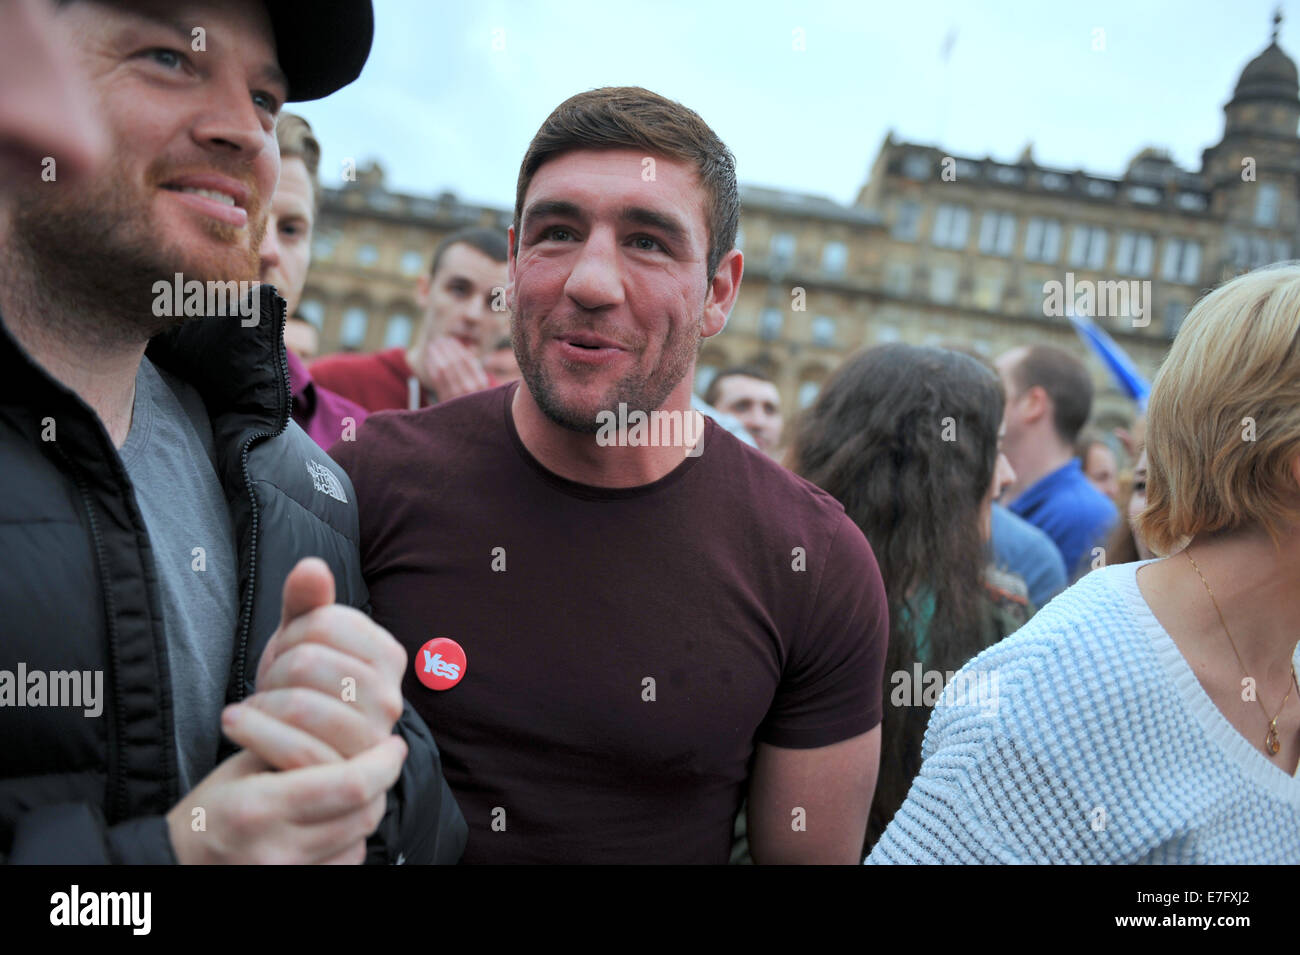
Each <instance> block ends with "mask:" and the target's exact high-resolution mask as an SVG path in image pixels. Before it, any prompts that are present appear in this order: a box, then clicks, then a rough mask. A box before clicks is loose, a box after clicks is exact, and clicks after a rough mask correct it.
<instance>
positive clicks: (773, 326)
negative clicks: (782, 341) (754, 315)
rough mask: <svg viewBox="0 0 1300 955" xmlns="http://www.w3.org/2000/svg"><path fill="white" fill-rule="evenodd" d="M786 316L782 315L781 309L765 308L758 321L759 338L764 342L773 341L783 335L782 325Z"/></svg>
mask: <svg viewBox="0 0 1300 955" xmlns="http://www.w3.org/2000/svg"><path fill="white" fill-rule="evenodd" d="M784 320H785V316H784V315H782V314H781V310H780V309H779V308H765V309H763V314H762V315H760V316H759V320H758V337H759V338H761V339H763V340H764V341H771V340H772V339H774V338H777V337H778V336H779V335H780V334H781V324H782V323H783V322H784Z"/></svg>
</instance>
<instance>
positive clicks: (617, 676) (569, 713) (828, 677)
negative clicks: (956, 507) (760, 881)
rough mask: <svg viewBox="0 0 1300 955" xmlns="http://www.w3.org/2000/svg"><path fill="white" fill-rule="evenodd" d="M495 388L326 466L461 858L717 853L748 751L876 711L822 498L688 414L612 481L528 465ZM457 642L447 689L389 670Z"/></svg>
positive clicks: (841, 531)
mask: <svg viewBox="0 0 1300 955" xmlns="http://www.w3.org/2000/svg"><path fill="white" fill-rule="evenodd" d="M515 387H516V384H510V385H503V386H501V387H498V388H493V389H491V390H489V391H484V392H479V393H478V394H474V395H469V396H466V397H464V398H459V399H456V400H454V401H449V402H447V403H445V404H440V405H437V406H435V407H432V408H425V409H421V410H419V411H399V412H384V413H381V414H378V415H375V416H372V417H371V418H369V419H368V420H367V421H366V423H365V424H364V425H363V426H362V428H361V430H360V432H359V433H358V435H357V439H356V441H352V442H340V443H338V444H335V445H334V446H333V448H331V449H330V455H331V457H333V458H334V460H335V461H337V462H338V463H339V464H340V465H342V466H343V467H344V468H345V469H346V470H347V472H348V474H349V475H350V476H351V478H352V483H353V486H354V487H355V488H356V494H357V504H358V506H359V508H360V512H361V554H362V563H363V568H364V571H365V577H366V582H367V584H368V585H369V588H370V599H371V603H372V607H373V613H374V618H375V620H376V621H377V622H378V623H380V624H382V625H383V626H385V627H387V628H388V629H389V630H390V631H392V633H393V634H394V635H395V636H396V637H397V639H398V640H399V641H401V643H402V644H403V645H404V646H405V647H406V650H407V653H408V654H409V656H410V659H411V664H410V665H409V666H408V668H407V674H406V678H405V680H404V682H403V686H402V689H403V692H404V693H405V694H406V696H407V697H408V698H409V699H410V700H411V702H412V703H413V705H414V706H415V708H416V710H417V711H418V712H419V713H420V715H421V716H423V717H424V719H425V721H426V722H427V723H428V724H429V727H430V729H431V730H432V731H433V734H434V736H435V738H436V739H437V741H438V745H439V746H440V747H441V749H442V756H443V769H444V771H445V773H446V777H447V781H448V782H449V783H450V784H451V788H452V790H453V791H454V792H455V794H456V798H457V800H458V801H459V803H460V807H461V809H462V811H463V812H464V814H465V819H466V821H467V822H468V823H469V830H470V835H469V843H468V846H467V847H466V850H465V855H464V861H466V862H602V863H617V862H638V863H649V862H714V863H723V862H726V861H727V858H728V854H729V851H730V848H731V842H732V826H733V821H734V818H735V815H736V812H737V809H738V808H739V806H740V803H741V800H742V798H743V796H744V790H745V784H746V779H747V777H748V771H749V764H750V760H751V757H752V756H753V754H754V748H755V744H756V743H757V742H765V743H769V744H771V745H773V746H780V747H789V748H811V747H819V746H827V745H829V744H831V743H835V742H838V741H841V740H845V739H848V738H850V737H853V736H857V735H859V734H861V733H865V732H867V731H868V730H870V729H872V728H873V727H875V726H876V725H877V724H878V723H879V722H880V714H881V699H880V697H881V684H882V677H883V672H882V671H883V667H884V656H885V647H886V642H887V640H888V632H889V620H888V611H887V609H886V603H885V594H884V588H883V586H882V584H881V580H880V572H879V569H878V567H877V566H876V561H875V558H874V556H873V555H872V553H871V548H870V547H869V546H868V544H867V542H866V540H865V538H863V536H862V533H861V531H859V530H858V528H857V526H856V525H855V524H854V523H853V522H852V521H850V520H849V519H848V517H846V516H845V514H844V509H843V508H842V507H841V506H840V505H839V503H838V502H837V501H835V500H834V499H833V498H831V497H830V496H829V495H827V494H826V493H824V492H823V491H821V490H819V489H818V488H816V487H814V486H813V485H811V484H809V483H808V482H806V481H804V480H802V479H800V478H798V477H795V476H794V475H792V474H790V473H789V472H788V471H786V470H784V469H783V468H781V467H780V466H779V465H777V464H775V463H773V462H772V461H771V460H769V459H768V458H767V457H766V456H764V455H763V454H761V453H759V452H758V451H755V450H754V449H752V448H750V447H747V446H746V445H744V444H743V443H741V442H740V441H738V440H736V439H735V438H734V437H732V436H731V435H729V434H727V433H726V431H725V430H723V429H722V428H720V427H718V426H717V425H716V424H714V422H713V421H712V419H708V421H707V425H706V429H705V432H704V443H703V452H702V453H701V454H700V455H699V456H698V457H684V458H683V461H682V463H681V464H680V465H678V466H677V468H676V469H675V470H673V471H672V472H671V473H670V474H668V475H667V476H665V477H663V478H661V479H660V480H658V481H655V482H654V483H653V484H648V485H644V486H642V487H634V488H618V489H615V488H598V487H589V486H586V485H582V484H578V483H576V482H574V481H570V480H567V479H565V478H562V477H559V476H558V475H556V474H553V473H551V472H550V471H548V470H547V469H546V468H544V467H543V466H542V465H541V464H540V463H538V461H537V460H536V459H535V458H534V457H533V456H532V455H531V454H530V453H529V452H528V450H527V449H526V448H525V447H524V445H523V443H522V442H521V441H520V439H519V435H518V432H517V431H516V430H515V426H514V420H513V416H512V415H511V413H510V402H511V399H512V398H513V396H514V389H515ZM434 637H448V638H451V639H452V640H455V641H456V642H457V643H459V644H460V645H461V647H462V648H464V651H465V655H466V666H465V673H464V676H463V678H462V679H461V680H460V682H459V683H458V684H456V685H455V686H453V687H452V688H451V689H449V690H445V691H435V690H431V689H428V688H426V687H425V686H424V684H422V683H421V682H420V681H419V680H418V679H417V678H416V676H415V667H416V666H417V665H418V664H419V660H418V659H417V657H418V656H419V654H418V650H419V648H420V647H421V646H423V644H424V643H425V642H426V641H428V640H430V639H432V638H434Z"/></svg>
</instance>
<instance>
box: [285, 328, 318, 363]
mask: <svg viewBox="0 0 1300 955" xmlns="http://www.w3.org/2000/svg"><path fill="white" fill-rule="evenodd" d="M284 347H285V348H287V349H289V351H291V352H293V353H294V354H295V355H297V356H298V360H299V363H301V362H304V361H311V360H312V359H313V358H315V357H316V355H317V353H318V352H319V351H320V332H319V331H318V330H317V328H316V326H315V325H313V324H312V323H311V322H309V321H307V319H305V318H303V317H302V316H301V315H294V314H290V315H289V317H288V319H287V320H286V321H285V323H284ZM303 371H306V369H305V368H304V369H303Z"/></svg>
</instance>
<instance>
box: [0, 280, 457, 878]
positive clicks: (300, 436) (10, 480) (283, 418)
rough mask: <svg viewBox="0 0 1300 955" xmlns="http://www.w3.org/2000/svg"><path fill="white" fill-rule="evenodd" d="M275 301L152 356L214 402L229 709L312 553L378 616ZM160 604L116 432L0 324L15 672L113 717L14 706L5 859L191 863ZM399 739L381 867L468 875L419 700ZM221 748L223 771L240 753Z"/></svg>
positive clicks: (0, 547) (0, 517)
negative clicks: (234, 568) (226, 588)
mask: <svg viewBox="0 0 1300 955" xmlns="http://www.w3.org/2000/svg"><path fill="white" fill-rule="evenodd" d="M259 295H260V302H259V305H260V317H259V321H258V322H257V324H256V325H255V326H253V327H247V328H246V327H243V323H242V322H241V320H240V319H238V318H204V319H200V320H194V321H191V322H190V323H188V324H187V325H185V326H184V327H183V328H181V329H179V330H177V331H175V332H170V333H168V334H166V335H162V336H159V337H158V338H156V339H154V340H153V341H152V342H150V345H149V350H148V356H149V358H150V360H151V361H153V362H154V363H155V364H157V365H158V366H160V367H162V368H165V369H167V370H168V371H170V372H172V373H173V374H175V375H177V376H178V377H180V378H182V379H183V380H185V381H187V382H189V383H190V384H191V385H193V386H194V387H195V388H196V389H197V390H198V391H199V393H200V394H201V395H202V396H203V399H204V402H205V404H206V405H207V409H208V413H209V415H210V416H211V419H212V429H213V436H214V438H215V441H216V449H217V456H218V465H219V468H218V470H219V475H218V476H219V477H220V479H221V483H222V486H223V487H224V489H225V494H226V499H227V501H228V502H229V504H230V509H231V517H232V520H233V522H234V527H235V535H236V540H235V542H236V548H237V552H238V554H239V597H240V614H239V627H238V632H237V633H235V634H232V639H233V640H234V641H235V652H234V662H233V664H232V668H231V673H230V680H229V683H228V686H227V691H226V699H227V700H228V701H235V700H239V699H242V698H244V697H245V696H247V695H248V694H250V693H251V692H252V690H253V686H252V680H253V678H254V677H255V676H256V673H257V661H258V660H259V658H260V656H261V653H262V650H263V648H264V647H265V646H266V643H267V641H268V640H269V639H270V637H271V635H272V633H273V632H274V631H275V629H276V627H277V626H278V624H279V618H280V602H281V592H282V589H283V586H284V580H285V577H286V576H287V575H288V573H289V571H290V569H291V568H292V567H293V566H294V564H296V563H297V562H298V560H299V559H300V558H302V557H306V556H318V557H321V558H324V560H325V561H326V562H327V563H328V564H329V565H330V568H331V570H332V571H333V573H334V579H335V584H336V588H337V599H338V601H339V602H340V603H347V604H350V605H352V606H354V607H361V608H365V607H366V604H367V592H366V587H365V583H364V582H363V581H362V578H361V566H360V558H359V556H358V553H357V511H356V502H355V499H354V495H353V490H352V484H351V482H350V481H349V480H348V478H347V475H346V474H345V473H344V472H343V470H342V469H341V468H339V466H338V465H337V464H335V463H334V462H333V460H331V459H330V458H329V457H328V456H327V455H326V454H325V453H324V452H323V451H321V449H320V448H319V447H317V445H316V444H315V443H314V442H313V441H312V440H311V439H310V438H308V437H307V435H306V434H305V433H304V432H303V431H302V430H301V429H300V428H299V427H298V426H297V425H296V424H294V423H292V422H290V420H289V410H290V407H289V403H290V397H289V381H288V370H287V365H286V362H285V356H284V342H283V328H284V301H283V300H282V299H281V298H280V297H279V296H277V295H275V293H274V290H273V289H271V288H270V287H268V286H263V287H262V289H261V290H260V293H259ZM341 498H342V499H341ZM161 606H162V604H161V602H160V594H159V588H158V577H157V572H156V570H155V567H154V558H153V552H152V550H151V547H150V541H149V535H148V533H147V532H146V529H145V526H144V522H143V520H142V519H141V516H140V512H139V510H138V508H137V506H136V502H135V496H134V492H133V491H132V486H131V482H130V479H129V478H128V477H127V474H126V471H125V469H124V468H123V466H122V463H121V460H120V458H119V457H118V455H117V453H116V451H115V449H114V448H113V445H112V442H111V441H110V439H109V436H108V433H107V432H106V431H105V430H104V427H103V425H102V424H101V423H100V420H99V418H98V417H97V416H96V415H95V414H94V412H93V411H91V409H90V408H89V407H88V406H87V405H86V404H85V403H84V402H83V401H82V400H81V399H80V398H79V397H77V395H75V394H74V393H73V392H71V391H70V390H68V389H67V388H65V387H64V386H63V385H61V384H60V383H58V382H57V381H55V380H54V379H53V378H51V377H50V376H49V375H48V374H46V372H45V371H44V370H43V369H42V368H40V367H39V366H38V365H37V364H36V363H35V362H34V361H32V359H31V358H30V357H29V356H28V355H27V353H26V352H25V351H24V350H23V349H22V348H21V347H19V346H18V345H17V343H16V342H15V341H14V339H13V338H12V336H11V335H10V334H9V332H8V330H7V329H5V328H3V326H2V325H0V671H9V673H10V674H12V676H10V678H9V679H10V681H11V682H10V687H11V688H12V686H13V682H12V681H14V680H15V679H16V676H17V673H18V671H19V666H20V664H21V665H22V666H23V667H25V670H26V672H27V673H28V674H30V673H32V672H34V671H44V672H46V673H49V672H50V671H72V670H79V671H95V670H100V671H102V672H103V674H104V676H103V693H102V697H103V702H102V706H103V711H102V713H101V714H100V715H99V716H98V717H88V716H86V715H84V712H83V709H82V708H73V707H62V708H60V707H50V706H46V707H41V708H32V707H19V706H16V705H13V703H14V702H16V700H11V701H10V703H9V705H3V704H4V699H5V698H4V697H3V696H0V856H4V857H6V858H7V860H8V861H9V862H42V863H49V862H53V863H65V862H66V863H97V862H123V863H165V862H175V861H176V860H175V855H174V854H173V852H172V848H171V842H170V839H169V837H168V833H167V825H166V820H165V819H164V815H165V814H166V813H167V811H168V810H170V809H171V808H172V807H173V806H174V805H175V804H176V803H177V802H178V801H179V799H180V797H181V795H182V794H181V793H180V792H179V788H178V773H177V754H176V751H175V744H174V741H173V726H172V718H173V717H172V702H171V693H172V686H171V682H170V679H169V676H168V668H167V645H166V640H165V637H164V633H163V618H162V612H161ZM3 678H4V674H3V673H0V679H3ZM20 692H21V691H20ZM395 731H396V732H399V733H400V734H401V735H402V737H403V738H405V740H406V741H407V743H408V744H409V747H410V755H409V756H408V757H407V760H406V764H405V766H404V767H403V769H402V776H401V779H400V780H399V781H398V783H397V785H396V786H394V787H393V789H392V790H391V791H390V793H389V797H388V813H387V815H386V816H385V817H384V820H383V822H382V823H381V824H380V827H379V829H378V831H377V832H376V833H375V835H374V836H372V837H371V839H370V842H369V846H368V850H369V851H368V853H367V861H368V862H397V861H405V862H410V863H418V862H434V861H437V862H455V861H456V860H457V859H458V858H459V857H460V853H461V850H462V849H463V848H464V844H465V838H466V828H465V821H464V819H463V818H462V816H461V813H460V809H459V808H458V807H457V806H456V803H455V800H454V798H453V796H452V794H451V790H450V789H449V788H448V787H447V783H446V781H445V780H444V779H443V777H442V764H441V758H440V756H439V754H438V749H437V746H436V745H435V744H434V741H433V737H432V736H431V734H430V733H429V730H428V728H427V727H426V726H425V724H424V722H423V721H422V720H421V719H420V717H419V716H418V715H416V713H415V712H414V711H413V710H412V709H411V706H410V704H407V705H406V708H405V711H404V712H403V715H402V718H401V721H400V722H399V724H398V726H397V728H396V730H395ZM223 746H224V747H226V748H223V750H222V752H221V754H220V758H225V757H226V756H227V755H229V754H230V752H232V751H233V748H230V744H229V742H228V741H226V740H224V738H223Z"/></svg>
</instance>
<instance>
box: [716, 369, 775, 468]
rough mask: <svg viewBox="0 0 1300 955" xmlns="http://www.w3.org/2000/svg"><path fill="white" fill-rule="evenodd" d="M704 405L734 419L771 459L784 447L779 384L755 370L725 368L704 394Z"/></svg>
mask: <svg viewBox="0 0 1300 955" xmlns="http://www.w3.org/2000/svg"><path fill="white" fill-rule="evenodd" d="M704 401H705V403H707V404H709V405H712V406H713V407H714V408H716V409H717V410H718V411H720V412H722V413H723V414H726V415H731V416H732V417H733V418H735V419H736V420H737V421H739V422H740V423H741V424H742V425H744V426H745V430H747V431H748V432H749V433H750V436H752V437H753V439H754V443H755V445H756V446H757V447H758V449H759V450H760V451H762V452H763V453H764V454H766V455H768V456H769V457H776V456H777V451H778V449H779V448H780V447H781V428H782V424H783V421H782V418H781V393H780V392H779V391H778V390H777V388H776V383H775V382H774V381H772V379H771V378H769V377H768V376H767V375H765V374H763V372H761V371H759V370H758V369H756V368H748V367H736V368H724V369H723V370H722V371H720V372H718V373H717V374H716V375H714V376H713V380H712V381H710V382H709V387H708V388H707V389H705V392H704Z"/></svg>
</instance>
